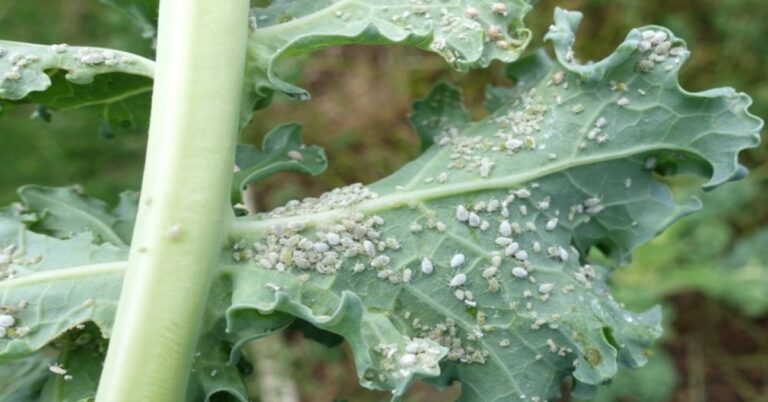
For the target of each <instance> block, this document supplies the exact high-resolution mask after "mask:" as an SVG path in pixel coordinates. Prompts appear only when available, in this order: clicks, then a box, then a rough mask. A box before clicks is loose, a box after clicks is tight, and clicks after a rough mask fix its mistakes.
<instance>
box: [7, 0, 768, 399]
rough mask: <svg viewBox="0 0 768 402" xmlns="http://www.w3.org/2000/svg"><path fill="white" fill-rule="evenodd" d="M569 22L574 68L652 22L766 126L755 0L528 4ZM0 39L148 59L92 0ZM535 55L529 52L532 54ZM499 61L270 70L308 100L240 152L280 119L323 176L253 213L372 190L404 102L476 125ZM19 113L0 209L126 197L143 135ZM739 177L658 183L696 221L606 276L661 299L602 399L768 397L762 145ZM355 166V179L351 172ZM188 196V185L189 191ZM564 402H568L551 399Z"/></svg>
mask: <svg viewBox="0 0 768 402" xmlns="http://www.w3.org/2000/svg"><path fill="white" fill-rule="evenodd" d="M555 6H560V7H564V8H569V9H577V10H581V11H583V12H584V14H585V21H584V24H583V26H582V29H581V31H580V35H579V41H578V42H577V44H576V49H577V54H579V55H580V58H581V59H582V60H589V59H598V58H600V57H602V56H604V55H607V54H608V53H609V52H611V51H612V50H613V49H614V48H615V46H616V45H617V44H618V43H619V42H620V41H621V40H622V39H623V37H624V36H625V35H626V33H627V32H628V31H629V30H630V29H631V28H633V27H637V26H642V25H648V24H657V25H664V26H667V27H669V28H671V29H672V30H673V31H675V32H676V34H677V35H678V36H680V37H682V38H685V39H686V40H687V42H688V44H689V46H690V48H691V50H692V57H691V59H690V61H689V62H688V63H687V65H686V66H685V68H684V69H683V75H682V78H681V81H682V84H683V86H684V87H685V88H686V89H688V90H690V91H697V90H704V89H708V88H712V87H717V86H733V87H735V88H736V89H738V90H741V91H744V92H747V93H749V94H750V95H751V96H752V97H753V99H754V106H753V107H752V112H753V113H754V114H756V115H758V116H761V117H766V116H768V79H766V76H765V74H766V71H768V68H767V67H768V2H766V0H719V1H718V0H677V1H674V2H673V1H665V0H642V1H640V0H569V1H564V0H563V1H554V0H542V1H539V2H538V4H537V6H536V8H535V9H534V10H533V12H532V13H531V14H530V16H529V17H528V18H527V22H528V24H529V26H530V27H531V29H533V31H534V33H535V35H534V36H535V37H536V38H541V36H542V35H543V33H544V32H545V31H546V28H547V26H548V25H549V24H550V23H551V16H552V12H553V8H554V7H555ZM0 38H3V39H8V40H17V41H28V42H36V43H60V42H66V43H71V44H82V45H94V46H105V47H114V48H119V49H124V50H129V51H133V52H136V53H141V54H144V55H147V56H151V55H152V49H151V47H150V42H149V41H147V40H144V39H141V38H140V30H139V29H138V28H136V27H134V26H133V25H132V23H131V21H130V20H129V19H128V18H125V16H124V15H122V14H120V13H118V12H115V11H113V10H112V9H109V8H107V7H106V6H103V5H101V4H100V3H99V2H97V1H94V0H59V1H51V0H48V1H30V0H0ZM540 45H541V41H540V40H537V41H536V42H535V43H534V44H533V45H532V48H536V47H537V46H540ZM503 67H504V66H502V65H498V64H497V65H493V66H492V67H491V68H490V69H489V70H487V71H473V72H470V73H469V74H466V75H462V74H458V73H455V72H453V71H450V70H449V69H448V68H447V67H446V66H445V63H444V62H443V61H442V60H441V59H439V58H438V57H437V56H433V55H429V54H426V53H423V52H419V51H415V50H411V49H405V48H398V47H384V48H382V47H378V48H373V47H361V46H350V47H345V48H334V49H329V50H326V51H322V52H319V53H317V54H315V55H313V56H312V57H306V58H302V59H292V60H290V61H289V62H286V63H283V65H282V67H281V69H280V71H281V72H282V75H283V76H286V77H287V78H288V79H289V81H294V82H297V83H299V84H300V85H301V86H303V87H305V88H307V89H309V90H310V91H311V92H312V94H313V97H314V99H313V100H312V101H311V102H308V103H299V102H296V101H290V100H287V99H283V98H278V99H276V102H275V104H274V105H273V106H272V107H271V108H270V109H268V112H261V113H259V114H257V115H256V116H255V118H254V123H253V124H252V125H251V126H250V127H249V129H248V130H247V132H246V133H245V135H244V137H243V141H245V142H251V143H259V142H260V138H261V136H262V135H263V134H264V133H266V132H267V131H268V130H269V129H270V128H271V127H274V126H275V125H277V124H279V123H283V122H286V121H298V122H300V123H302V124H303V125H304V126H305V129H304V138H305V142H307V143H311V144H319V145H322V146H323V147H325V149H326V150H327V152H328V156H329V160H330V167H329V169H328V170H327V171H326V172H325V173H324V174H323V175H322V176H320V177H318V178H310V177H303V176H298V175H292V174H281V175H278V176H276V177H273V178H272V179H270V180H269V181H267V182H266V183H265V184H264V185H263V186H262V187H261V188H260V191H259V193H258V199H259V205H260V207H261V208H262V209H270V208H272V207H274V206H276V205H279V204H282V203H284V202H286V201H287V200H289V199H292V198H300V197H304V196H307V195H317V194H319V193H321V192H323V191H326V190H328V189H331V188H333V187H337V186H340V185H344V184H348V183H352V182H363V183H369V182H372V181H374V180H376V179H379V178H381V177H384V176H386V175H387V174H389V173H391V172H393V171H394V170H396V169H397V168H398V167H399V166H401V165H402V164H403V163H405V162H407V161H409V160H410V159H412V158H413V157H415V156H416V155H417V153H418V149H419V148H418V141H417V138H416V137H415V135H414V134H413V133H412V132H411V130H410V128H409V126H408V123H407V118H406V116H407V113H408V111H409V109H410V103H411V102H412V100H414V99H416V98H420V97H423V96H424V95H425V94H426V93H427V91H428V89H429V88H430V86H431V85H432V84H434V83H435V82H437V81H441V80H444V81H449V82H452V83H454V84H456V85H459V86H461V87H463V88H464V91H465V100H466V102H467V104H468V106H469V108H470V110H471V111H472V113H473V115H474V116H475V117H482V116H483V113H484V112H483V109H482V101H483V90H484V88H485V86H486V85H488V84H494V85H504V84H505V83H507V81H506V80H505V79H504V78H503ZM33 111H34V110H33V109H32V108H17V109H14V110H11V111H10V112H9V113H8V114H7V116H5V117H3V118H2V119H1V120H0V161H2V163H0V205H5V204H8V203H10V202H13V201H14V200H15V189H16V188H17V187H19V186H21V185H23V184H29V183H35V184H43V185H51V186H61V185H70V184H73V183H77V184H80V185H82V186H83V187H84V188H85V190H86V191H87V192H88V193H89V194H90V195H92V196H96V197H99V198H103V199H106V200H108V201H110V202H114V201H115V200H116V199H117V194H118V193H119V192H120V191H122V190H123V189H138V187H139V183H140V179H141V168H142V165H143V157H144V151H145V144H146V138H145V135H144V133H127V134H123V135H119V136H117V137H115V138H112V139H105V138H102V137H100V136H99V134H98V129H99V124H100V123H99V116H98V115H97V114H96V113H93V111H88V110H83V111H77V112H68V113H66V114H58V115H54V116H53V120H52V122H50V123H45V122H43V121H40V120H35V119H31V118H30V116H31V115H32V112H33ZM742 163H744V164H745V165H747V166H748V167H749V168H750V170H751V175H750V177H749V178H748V179H747V180H744V181H741V182H738V183H733V184H728V185H725V186H724V187H723V188H721V189H719V190H718V191H716V192H714V193H712V194H700V192H699V190H698V188H697V185H698V184H699V183H691V182H690V181H688V180H686V179H685V178H680V179H674V180H672V181H671V184H672V185H673V186H674V188H675V189H676V194H677V195H678V196H679V197H681V198H682V197H689V196H691V195H698V196H700V197H701V198H703V200H704V204H705V210H704V211H703V212H701V213H699V214H696V215H694V216H691V217H688V218H686V219H684V220H683V221H681V222H679V223H678V224H676V225H674V226H673V227H672V228H670V229H669V230H668V231H667V232H665V233H664V234H663V235H662V236H660V237H659V238H658V239H656V240H654V241H653V242H651V243H650V244H648V245H646V246H644V247H643V248H641V249H640V250H638V252H637V254H636V256H635V259H634V261H633V263H632V264H631V266H629V267H626V268H621V269H619V270H617V272H616V273H615V274H614V275H613V277H612V282H613V285H614V289H615V291H616V295H617V298H619V299H620V300H622V301H623V302H625V303H626V304H627V305H628V306H629V307H631V308H635V309H643V308H646V307H648V306H651V305H654V304H658V303H661V304H662V305H663V306H664V308H665V312H666V321H667V324H666V327H665V328H666V333H665V335H664V340H663V341H662V342H660V345H659V347H658V348H657V351H656V356H655V358H654V359H652V361H651V364H650V365H649V367H648V368H647V369H643V370H639V371H634V372H628V373H626V374H625V375H623V376H620V377H619V379H618V380H617V381H616V382H615V383H614V384H612V385H611V386H610V387H609V388H607V389H605V390H603V391H602V392H601V393H600V395H599V397H598V398H599V399H598V400H600V401H617V402H618V401H637V402H654V401H658V402H662V401H681V402H682V401H687V402H690V401H722V402H730V401H748V402H759V401H768V146H766V144H765V142H764V143H763V145H761V147H760V148H758V149H756V150H753V151H750V152H747V153H745V154H743V155H742ZM361 167H362V168H361ZM190 190H192V191H194V189H190ZM284 341H285V342H286V343H289V344H290V345H291V346H292V348H290V349H286V350H284V351H283V352H281V354H280V355H279V358H280V359H282V360H283V361H285V362H287V364H289V365H291V366H292V367H293V369H292V373H291V375H292V376H293V377H294V379H295V380H296V381H297V382H298V383H299V384H300V390H301V392H302V400H305V401H334V400H338V401H343V400H346V401H350V402H352V401H387V400H389V396H388V395H387V394H384V393H377V392H370V391H366V390H363V389H361V388H360V387H359V386H358V385H357V381H356V379H355V376H354V375H353V374H352V373H353V372H354V370H353V368H352V363H351V360H350V359H349V355H348V352H347V351H346V349H345V348H343V347H341V348H334V349H328V348H325V347H324V346H322V345H320V344H317V343H314V342H312V341H305V340H303V339H302V338H301V337H298V336H296V334H291V333H289V334H287V335H286V336H285V339H284ZM456 392H457V387H453V388H451V389H449V390H447V391H444V392H443V393H442V395H440V396H438V393H437V392H436V391H433V390H431V389H429V388H428V387H427V386H424V385H423V384H417V386H416V387H415V389H414V390H413V391H412V392H411V393H410V394H409V396H408V397H407V400H408V401H415V402H420V401H431V400H435V399H436V398H438V397H439V398H444V397H447V396H449V395H453V394H455V393H456ZM564 400H567V399H564Z"/></svg>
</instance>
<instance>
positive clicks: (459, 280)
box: [448, 274, 467, 288]
mask: <svg viewBox="0 0 768 402" xmlns="http://www.w3.org/2000/svg"><path fill="white" fill-rule="evenodd" d="M465 283H467V275H465V274H456V275H454V276H453V278H451V281H450V282H449V283H448V287H449V288H457V287H459V286H461V285H463V284H465Z"/></svg>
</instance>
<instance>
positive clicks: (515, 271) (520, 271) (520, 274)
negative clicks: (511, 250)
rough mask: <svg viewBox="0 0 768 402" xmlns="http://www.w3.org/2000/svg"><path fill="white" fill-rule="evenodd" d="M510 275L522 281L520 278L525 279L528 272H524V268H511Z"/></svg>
mask: <svg viewBox="0 0 768 402" xmlns="http://www.w3.org/2000/svg"><path fill="white" fill-rule="evenodd" d="M512 275H513V276H514V277H515V278H521V279H522V278H525V277H526V276H528V271H526V270H525V268H522V267H514V268H512Z"/></svg>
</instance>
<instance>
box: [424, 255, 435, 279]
mask: <svg viewBox="0 0 768 402" xmlns="http://www.w3.org/2000/svg"><path fill="white" fill-rule="evenodd" d="M434 271H435V267H434V266H432V261H430V260H429V258H427V257H424V258H422V259H421V272H422V273H424V274H425V275H429V274H431V273H432V272H434Z"/></svg>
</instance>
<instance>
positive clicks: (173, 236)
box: [165, 223, 183, 241]
mask: <svg viewBox="0 0 768 402" xmlns="http://www.w3.org/2000/svg"><path fill="white" fill-rule="evenodd" d="M182 233H183V229H182V228H181V225H179V224H178V223H177V224H175V225H173V226H171V227H170V228H168V230H167V231H166V232H165V238H166V239H168V240H171V241H174V240H178V239H179V238H181V235H182Z"/></svg>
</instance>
